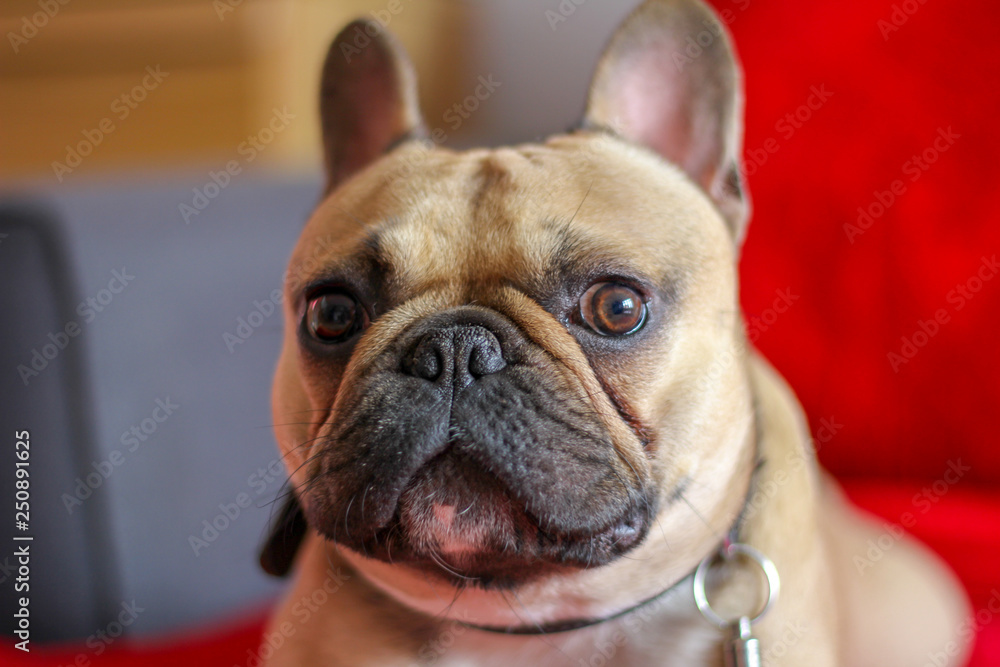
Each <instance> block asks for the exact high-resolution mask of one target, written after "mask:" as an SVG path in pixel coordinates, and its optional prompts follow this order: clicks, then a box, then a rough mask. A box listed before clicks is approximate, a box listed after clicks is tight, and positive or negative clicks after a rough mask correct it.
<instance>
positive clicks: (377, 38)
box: [320, 20, 426, 194]
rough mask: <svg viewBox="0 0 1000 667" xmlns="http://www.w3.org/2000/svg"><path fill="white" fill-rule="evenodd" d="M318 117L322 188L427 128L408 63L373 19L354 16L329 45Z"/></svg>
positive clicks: (341, 180)
mask: <svg viewBox="0 0 1000 667" xmlns="http://www.w3.org/2000/svg"><path fill="white" fill-rule="evenodd" d="M320 120H321V122H322V125H323V148H324V159H325V163H326V193H327V194H329V193H330V192H331V191H332V190H333V189H334V188H336V187H337V186H338V185H339V184H340V183H341V182H343V181H344V180H345V179H347V178H348V177H349V176H351V175H352V174H354V173H355V172H357V171H359V170H361V169H363V168H364V167H366V166H367V165H368V164H369V163H371V162H373V161H374V160H375V159H376V158H378V157H379V156H380V155H382V154H383V153H385V152H386V151H388V150H389V149H391V148H392V147H394V146H395V145H396V144H397V143H399V142H401V141H403V140H406V139H409V138H422V137H423V136H424V135H425V134H426V131H425V129H424V124H423V120H422V118H421V116H420V105H419V100H418V96H417V78H416V74H415V73H414V70H413V65H412V64H411V62H410V59H409V58H408V57H407V55H406V52H405V51H404V50H403V47H402V46H400V44H399V43H398V42H397V41H396V40H395V39H394V38H393V37H392V35H390V34H389V33H388V32H386V31H385V29H384V28H383V27H382V26H381V25H379V24H378V23H376V22H375V21H370V20H358V21H354V22H353V23H351V24H350V25H348V26H347V27H346V28H344V29H343V30H341V31H340V34H339V35H337V37H336V38H335V39H334V40H333V43H332V44H331V45H330V50H329V52H327V55H326V61H325V63H324V64H323V77H322V84H321V89H320Z"/></svg>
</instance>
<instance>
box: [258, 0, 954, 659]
mask: <svg viewBox="0 0 1000 667" xmlns="http://www.w3.org/2000/svg"><path fill="white" fill-rule="evenodd" d="M706 31H707V32H706ZM359 34H364V35H366V36H367V37H368V38H369V39H367V40H362V42H363V43H364V42H367V43H366V44H365V45H364V46H363V47H359V46H358V39H357V38H358V35H359ZM705 34H707V35H708V36H709V38H708V39H704V38H700V37H703V36H704V35H705ZM689 37H690V38H695V39H699V41H698V42H697V43H698V44H699V45H700V47H701V53H699V54H697V57H690V54H686V52H685V48H686V47H687V45H688V38H689ZM678 56H680V57H678ZM320 107H321V120H322V127H323V143H324V150H325V162H326V177H327V178H326V187H325V194H324V198H323V199H322V201H321V203H320V204H319V205H318V207H317V208H316V210H315V212H314V214H313V215H312V217H311V218H310V220H309V221H308V223H307V224H306V226H305V229H304V231H303V232H302V235H301V238H300V239H299V242H298V244H297V246H296V248H295V250H294V252H293V256H292V258H291V261H290V265H289V270H288V274H287V276H286V278H287V279H286V282H285V300H284V303H285V306H284V321H285V338H284V344H283V348H282V351H281V356H280V360H279V362H278V367H277V371H276V376H275V381H274V390H273V413H274V420H275V423H276V436H277V440H278V443H279V446H280V450H281V454H282V455H283V457H284V460H285V461H286V463H287V466H288V469H289V473H290V492H289V498H288V503H287V505H286V507H285V511H284V512H283V514H282V517H281V519H280V520H279V521H277V522H276V524H275V526H274V532H273V534H272V536H271V537H270V539H269V541H268V542H267V543H266V544H265V547H264V550H263V552H262V563H263V565H264V566H265V568H266V569H268V570H269V571H270V572H272V573H275V574H285V573H287V572H289V571H290V570H294V573H295V582H294V584H293V585H292V587H291V589H290V591H289V592H288V594H287V597H286V599H285V602H284V603H283V604H282V605H281V606H280V608H279V609H278V610H277V611H276V613H275V616H274V618H273V620H272V623H271V626H270V628H269V630H268V632H267V635H266V637H267V641H266V643H265V644H264V645H263V646H262V647H261V652H260V656H261V657H262V658H264V659H265V660H266V663H267V664H268V665H270V666H271V667H286V666H288V667H290V666H293V665H294V666H297V667H298V666H313V665H315V666H319V665H344V666H350V667H363V666H380V667H383V666H384V667H388V666H393V667H396V666H399V667H411V666H413V665H440V666H441V667H459V666H463V667H465V666H473V665H475V666H501V665H502V666H505V667H506V666H508V665H510V664H522V665H567V666H569V665H573V666H584V665H620V666H630V667H632V666H640V665H641V666H654V665H656V666H659V665H685V666H689V667H690V666H693V665H721V664H723V661H724V659H725V658H724V654H725V653H726V652H729V653H730V654H732V656H733V657H731V658H730V660H731V661H732V664H753V663H752V662H747V661H752V660H753V659H754V656H748V655H747V654H745V653H741V651H744V652H745V651H751V650H752V649H755V650H756V651H757V653H759V657H760V659H761V660H762V661H763V663H764V664H767V665H809V666H811V667H827V666H832V665H846V666H850V667H864V666H867V665H871V666H878V667H892V666H896V665H898V666H899V667H904V666H905V667H914V666H917V665H922V664H924V663H925V662H926V661H927V660H928V655H929V654H931V653H936V652H940V651H942V650H944V648H945V647H946V646H960V645H961V641H960V639H959V638H958V637H957V636H953V635H955V634H956V632H957V627H958V626H959V624H960V622H961V620H962V618H963V615H964V614H965V610H966V607H965V605H966V603H965V600H964V597H963V596H962V594H961V593H960V592H959V591H960V589H959V587H958V586H957V584H956V583H955V581H954V579H953V578H952V576H951V575H950V574H949V573H948V572H947V570H946V569H945V568H944V567H943V566H942V565H941V564H940V563H938V561H937V560H936V559H935V558H934V557H933V556H932V555H930V554H929V552H927V551H926V550H925V549H924V548H922V547H920V546H918V545H917V544H916V543H915V542H913V541H911V540H910V539H908V538H906V537H901V536H898V535H896V536H894V540H896V541H895V542H894V544H893V546H892V548H891V549H889V550H887V551H886V552H885V554H884V556H883V557H882V558H881V560H880V561H879V562H878V563H877V564H875V565H874V566H873V567H871V568H869V569H867V570H865V571H864V574H863V575H861V574H859V572H858V569H857V568H856V567H855V564H854V562H853V561H852V559H853V557H855V556H858V555H860V554H864V553H865V552H866V551H867V550H868V548H869V542H868V541H869V540H872V539H875V540H877V539H878V538H879V537H880V536H882V533H883V531H884V528H883V527H881V526H880V525H878V524H876V523H875V522H873V521H871V520H869V519H866V518H864V517H862V516H861V515H859V514H857V513H856V512H855V511H854V510H853V509H851V508H850V507H849V506H848V505H847V504H846V502H845V501H844V500H843V499H842V498H841V496H840V495H839V492H838V491H837V489H836V487H835V486H834V484H833V483H832V482H831V481H829V480H828V479H827V478H826V477H825V476H824V474H823V473H822V472H821V470H820V469H819V467H818V466H817V463H816V461H815V458H814V455H813V450H812V446H811V439H810V436H809V429H808V426H807V424H806V421H805V418H804V416H803V413H802V410H801V409H800V407H799V406H798V404H797V402H796V399H795V398H794V395H793V394H792V392H791V390H790V389H789V388H788V387H787V386H786V384H785V383H784V382H783V380H782V379H781V378H780V377H779V376H778V375H777V373H776V372H775V371H774V370H772V369H771V368H770V367H769V366H768V365H767V363H766V362H765V361H764V360H763V359H762V358H761V357H760V356H758V355H757V354H756V353H755V352H753V351H752V350H751V349H750V347H749V346H748V343H747V337H746V334H745V329H744V325H743V320H742V317H741V315H740V311H739V305H738V287H737V268H736V267H737V260H738V256H739V250H740V246H741V242H742V240H743V237H744V232H745V230H746V225H747V219H748V215H749V205H748V199H747V194H746V190H745V187H744V184H743V179H742V176H741V166H740V154H741V149H742V129H743V124H742V123H743V121H742V113H743V89H742V74H741V70H740V67H739V65H738V63H737V60H736V57H735V55H734V52H733V48H732V46H731V39H730V37H729V36H728V33H727V32H726V30H725V28H724V26H723V25H722V24H721V22H720V21H719V20H718V18H717V17H716V16H715V15H714V13H713V12H712V11H711V10H710V9H709V8H708V7H707V6H706V5H705V4H703V3H702V2H700V1H698V0H648V1H647V2H645V3H644V4H642V5H641V6H640V7H639V8H638V9H637V10H636V11H635V12H634V13H633V14H632V15H631V16H630V17H629V18H628V19H627V20H626V21H625V22H624V23H623V25H622V26H621V27H620V28H619V29H618V30H617V32H616V33H615V34H614V36H613V38H612V39H611V41H610V43H609V45H608V46H607V48H606V50H605V52H604V54H603V56H602V58H601V59H600V62H599V64H598V66H597V70H596V73H595V75H594V78H593V82H592V85H591V88H590V92H589V100H588V102H587V105H586V111H585V113H584V116H583V119H582V122H581V123H580V124H579V126H578V127H577V128H576V129H575V130H574V131H571V132H569V133H566V134H562V135H559V136H554V137H551V138H549V139H548V140H547V141H545V142H544V143H540V144H528V145H521V146H514V147H506V148H496V149H476V150H468V151H464V152H456V151H452V150H448V149H445V148H443V147H439V146H437V145H435V143H434V142H433V141H432V140H430V138H429V137H428V136H427V130H426V128H425V126H424V124H423V122H422V120H421V116H420V112H419V109H418V99H417V92H416V83H415V75H414V71H413V68H412V66H411V64H410V62H409V61H408V60H407V58H406V56H405V54H404V53H403V51H402V49H401V48H400V46H399V45H398V44H397V42H396V41H395V40H394V39H393V38H392V37H391V36H389V35H388V34H386V33H385V31H383V30H382V28H381V27H380V26H379V25H378V24H376V23H372V22H365V21H360V22H355V23H353V24H351V25H349V26H348V27H347V28H345V29H344V30H343V31H342V32H341V33H340V35H339V36H338V37H337V38H336V39H335V40H334V42H333V44H332V46H331V48H330V51H329V54H328V56H327V59H326V62H325V65H324V69H323V75H322V88H321V103H320ZM734 544H743V545H749V546H750V547H752V549H754V550H755V552H754V553H759V554H760V556H761V558H760V559H758V560H757V561H755V560H754V559H753V558H745V557H742V556H739V555H738V553H737V552H735V551H733V550H732V549H731V547H732V545H734ZM744 553H745V552H744ZM765 561H766V562H767V563H769V564H773V570H774V571H775V572H773V574H774V575H775V577H774V578H773V579H772V578H768V579H765V577H764V576H763V575H762V574H761V573H760V572H761V570H760V568H759V565H758V563H763V562H765ZM702 563H704V564H705V567H706V568H707V570H706V571H707V575H705V577H703V578H702V585H703V586H705V587H707V591H705V593H704V594H705V598H706V605H707V608H708V610H709V613H713V614H715V615H716V616H717V617H718V618H719V619H721V620H722V623H713V622H710V618H711V617H710V616H709V615H707V614H706V613H703V612H702V611H701V607H700V606H699V602H698V601H696V593H697V591H696V590H695V588H696V587H693V585H692V582H693V580H695V578H696V577H695V576H694V575H695V573H696V570H697V568H698V567H699V564H702ZM779 577H780V579H779ZM706 582H707V583H706ZM779 591H780V593H779ZM766 600H770V602H771V604H770V605H765V601H766ZM765 607H766V611H767V613H766V614H762V612H763V611H764V609H765ZM755 616H760V618H759V619H755V618H753V617H755ZM741 617H747V618H748V619H753V620H755V621H756V622H754V623H752V624H748V625H749V628H744V632H743V634H742V638H740V637H737V636H736V635H738V634H739V632H738V631H737V629H734V628H732V627H730V626H729V623H730V622H731V621H732V622H733V623H736V622H737V619H739V618H741ZM747 629H748V630H749V632H747V631H746V630H747ZM949 642H955V643H954V644H949ZM748 643H755V646H747V644H748ZM957 652H961V651H957ZM740 656H742V657H740ZM741 660H742V661H743V662H740V661H741ZM960 660H961V656H958V657H956V658H955V661H954V662H953V663H950V664H956V665H957V664H960V662H959V661H960Z"/></svg>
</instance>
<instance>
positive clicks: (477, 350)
mask: <svg viewBox="0 0 1000 667" xmlns="http://www.w3.org/2000/svg"><path fill="white" fill-rule="evenodd" d="M506 366H507V363H506V362H505V361H504V360H503V353H502V351H501V349H500V341H498V340H497V337H496V336H494V335H493V334H492V333H491V332H490V331H489V330H488V329H486V328H485V327H481V326H478V325H468V324H466V325H456V326H450V327H444V328H441V329H435V330H434V331H430V332H428V333H426V334H424V336H423V337H422V338H421V339H420V340H419V341H418V342H417V344H416V346H415V347H414V348H413V351H412V352H411V353H410V354H409V355H407V356H406V358H404V360H403V371H404V372H405V373H407V374H408V375H413V376H415V377H419V378H423V379H425V380H430V381H431V382H437V381H438V380H443V381H447V380H448V379H449V378H450V379H451V382H452V383H453V384H454V386H455V388H456V389H461V388H462V387H467V386H468V385H470V384H472V383H473V382H475V381H476V380H477V379H479V378H481V377H483V376H484V375H490V374H492V373H497V372H499V371H501V370H503V368H505V367H506Z"/></svg>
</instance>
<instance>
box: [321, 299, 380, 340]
mask: <svg viewBox="0 0 1000 667" xmlns="http://www.w3.org/2000/svg"><path fill="white" fill-rule="evenodd" d="M368 324H369V322H368V314H367V313H366V312H365V309H364V307H363V306H361V304H359V303H358V301H357V299H355V298H354V297H352V296H350V295H349V294H344V293H342V292H330V293H328V294H321V295H319V296H317V297H315V298H313V299H312V300H310V301H309V308H308V311H307V312H306V325H307V326H308V327H309V333H310V334H311V335H312V336H313V338H315V339H316V340H318V341H320V342H323V343H340V342H343V341H345V340H347V339H348V338H351V337H352V336H353V335H354V334H356V333H358V332H359V331H361V330H362V329H364V328H366V327H367V326H368Z"/></svg>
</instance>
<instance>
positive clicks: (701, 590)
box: [693, 543, 781, 628]
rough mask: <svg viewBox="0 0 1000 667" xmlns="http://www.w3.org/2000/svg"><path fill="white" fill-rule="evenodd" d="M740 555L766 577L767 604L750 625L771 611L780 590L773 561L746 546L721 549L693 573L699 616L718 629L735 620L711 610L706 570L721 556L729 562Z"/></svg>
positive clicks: (731, 545) (734, 544)
mask: <svg viewBox="0 0 1000 667" xmlns="http://www.w3.org/2000/svg"><path fill="white" fill-rule="evenodd" d="M737 555H742V556H746V557H747V558H749V559H750V560H752V561H753V562H755V563H756V564H757V565H758V566H759V567H760V569H761V570H763V571H764V576H765V577H767V602H765V603H764V606H763V607H762V608H761V610H760V611H759V612H757V615H756V616H754V617H753V618H751V619H750V622H751V623H756V622H757V621H759V620H760V619H761V617H763V616H764V614H766V613H767V612H768V610H770V609H771V607H772V605H774V603H775V601H776V600H777V599H778V593H779V592H780V590H781V579H780V578H779V577H778V568H777V567H775V565H774V561H772V560H771V559H770V558H768V557H767V556H765V555H764V554H762V553H761V552H759V551H757V550H756V549H754V548H753V547H751V546H750V545H748V544H739V543H731V544H729V545H728V546H725V547H723V548H722V549H720V550H719V551H718V552H716V553H713V554H712V555H710V556H708V557H707V558H705V560H703V561H701V563H700V564H699V565H698V569H697V570H695V572H694V584H693V588H694V601H695V604H697V605H698V611H700V612H701V615H702V616H704V617H705V619H706V620H708V622H709V623H712V624H713V625H716V626H718V627H719V628H728V627H730V626H731V625H732V624H733V623H735V622H736V621H737V619H735V618H734V619H732V620H729V621H727V620H726V619H724V618H722V617H721V616H719V615H718V614H716V613H715V610H713V609H712V605H710V604H709V603H708V595H707V594H706V593H705V577H706V576H707V575H708V568H709V567H710V566H711V564H712V562H713V561H714V560H715V559H716V557H717V556H722V558H724V559H726V560H729V559H731V558H733V557H734V556H737Z"/></svg>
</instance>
